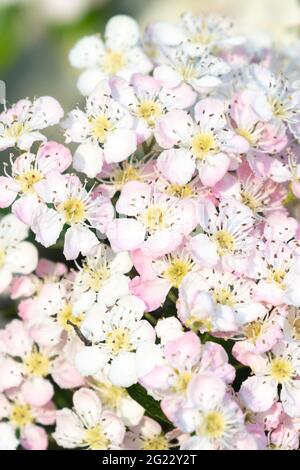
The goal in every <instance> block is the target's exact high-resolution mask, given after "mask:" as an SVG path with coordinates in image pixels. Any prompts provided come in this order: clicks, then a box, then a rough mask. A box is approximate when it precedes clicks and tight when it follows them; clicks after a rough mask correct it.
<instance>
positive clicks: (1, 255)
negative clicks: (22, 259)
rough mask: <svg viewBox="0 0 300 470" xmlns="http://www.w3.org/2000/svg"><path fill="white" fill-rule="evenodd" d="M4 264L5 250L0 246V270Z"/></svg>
mask: <svg viewBox="0 0 300 470" xmlns="http://www.w3.org/2000/svg"><path fill="white" fill-rule="evenodd" d="M4 262H5V250H4V248H2V247H1V246H0V268H2V267H3V266H4Z"/></svg>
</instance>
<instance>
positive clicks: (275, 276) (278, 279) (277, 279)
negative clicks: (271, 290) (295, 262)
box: [268, 269, 286, 289]
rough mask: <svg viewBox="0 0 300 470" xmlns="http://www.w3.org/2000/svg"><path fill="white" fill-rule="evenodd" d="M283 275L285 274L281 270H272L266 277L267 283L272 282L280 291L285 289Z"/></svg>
mask: <svg viewBox="0 0 300 470" xmlns="http://www.w3.org/2000/svg"><path fill="white" fill-rule="evenodd" d="M285 275H286V272H285V271H284V270H282V269H273V270H272V271H271V273H270V276H269V277H268V280H269V282H274V283H275V284H277V286H278V287H280V288H281V289H285V284H284V280H285Z"/></svg>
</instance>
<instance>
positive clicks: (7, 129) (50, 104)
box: [0, 96, 64, 150]
mask: <svg viewBox="0 0 300 470" xmlns="http://www.w3.org/2000/svg"><path fill="white" fill-rule="evenodd" d="M63 114H64V112H63V109H62V107H61V106H60V104H59V103H58V101H57V100H56V99H54V98H52V97H51V96H41V97H40V98H37V99H35V100H33V101H30V100H29V99H24V100H20V101H18V102H17V103H16V104H15V105H13V106H12V107H11V108H9V109H7V110H6V111H3V112H2V113H1V114H0V149H1V150H5V149H7V148H9V147H15V146H16V147H18V148H20V149H21V150H29V149H30V147H31V145H32V144H33V143H34V142H35V141H40V140H42V141H44V140H46V137H45V136H44V134H42V133H41V132H40V131H43V130H44V129H45V128H47V127H49V126H53V125H54V124H58V122H59V121H60V120H61V118H62V117H63Z"/></svg>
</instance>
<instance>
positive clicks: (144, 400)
mask: <svg viewBox="0 0 300 470" xmlns="http://www.w3.org/2000/svg"><path fill="white" fill-rule="evenodd" d="M127 392H128V393H129V395H130V396H131V398H133V399H134V400H135V401H136V402H137V403H138V404H139V405H141V406H142V407H143V408H144V409H145V410H146V414H147V415H148V416H150V418H154V419H155V418H156V419H158V420H159V421H161V422H162V423H164V424H165V425H168V427H170V428H173V425H172V423H171V422H170V421H169V420H168V418H167V417H166V416H165V415H164V413H163V412H162V411H161V408H160V405H159V402H158V401H156V400H154V398H152V397H151V396H150V395H148V393H147V391H146V390H145V389H144V387H142V386H141V385H139V384H135V385H131V387H129V388H127Z"/></svg>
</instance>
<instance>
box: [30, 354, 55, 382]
mask: <svg viewBox="0 0 300 470" xmlns="http://www.w3.org/2000/svg"><path fill="white" fill-rule="evenodd" d="M24 365H25V368H26V373H27V374H28V375H34V376H36V377H46V375H48V374H49V372H50V360H49V358H48V357H47V356H44V355H43V354H41V353H39V352H38V351H33V352H32V353H31V354H29V355H28V356H26V358H25V359H24Z"/></svg>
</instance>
